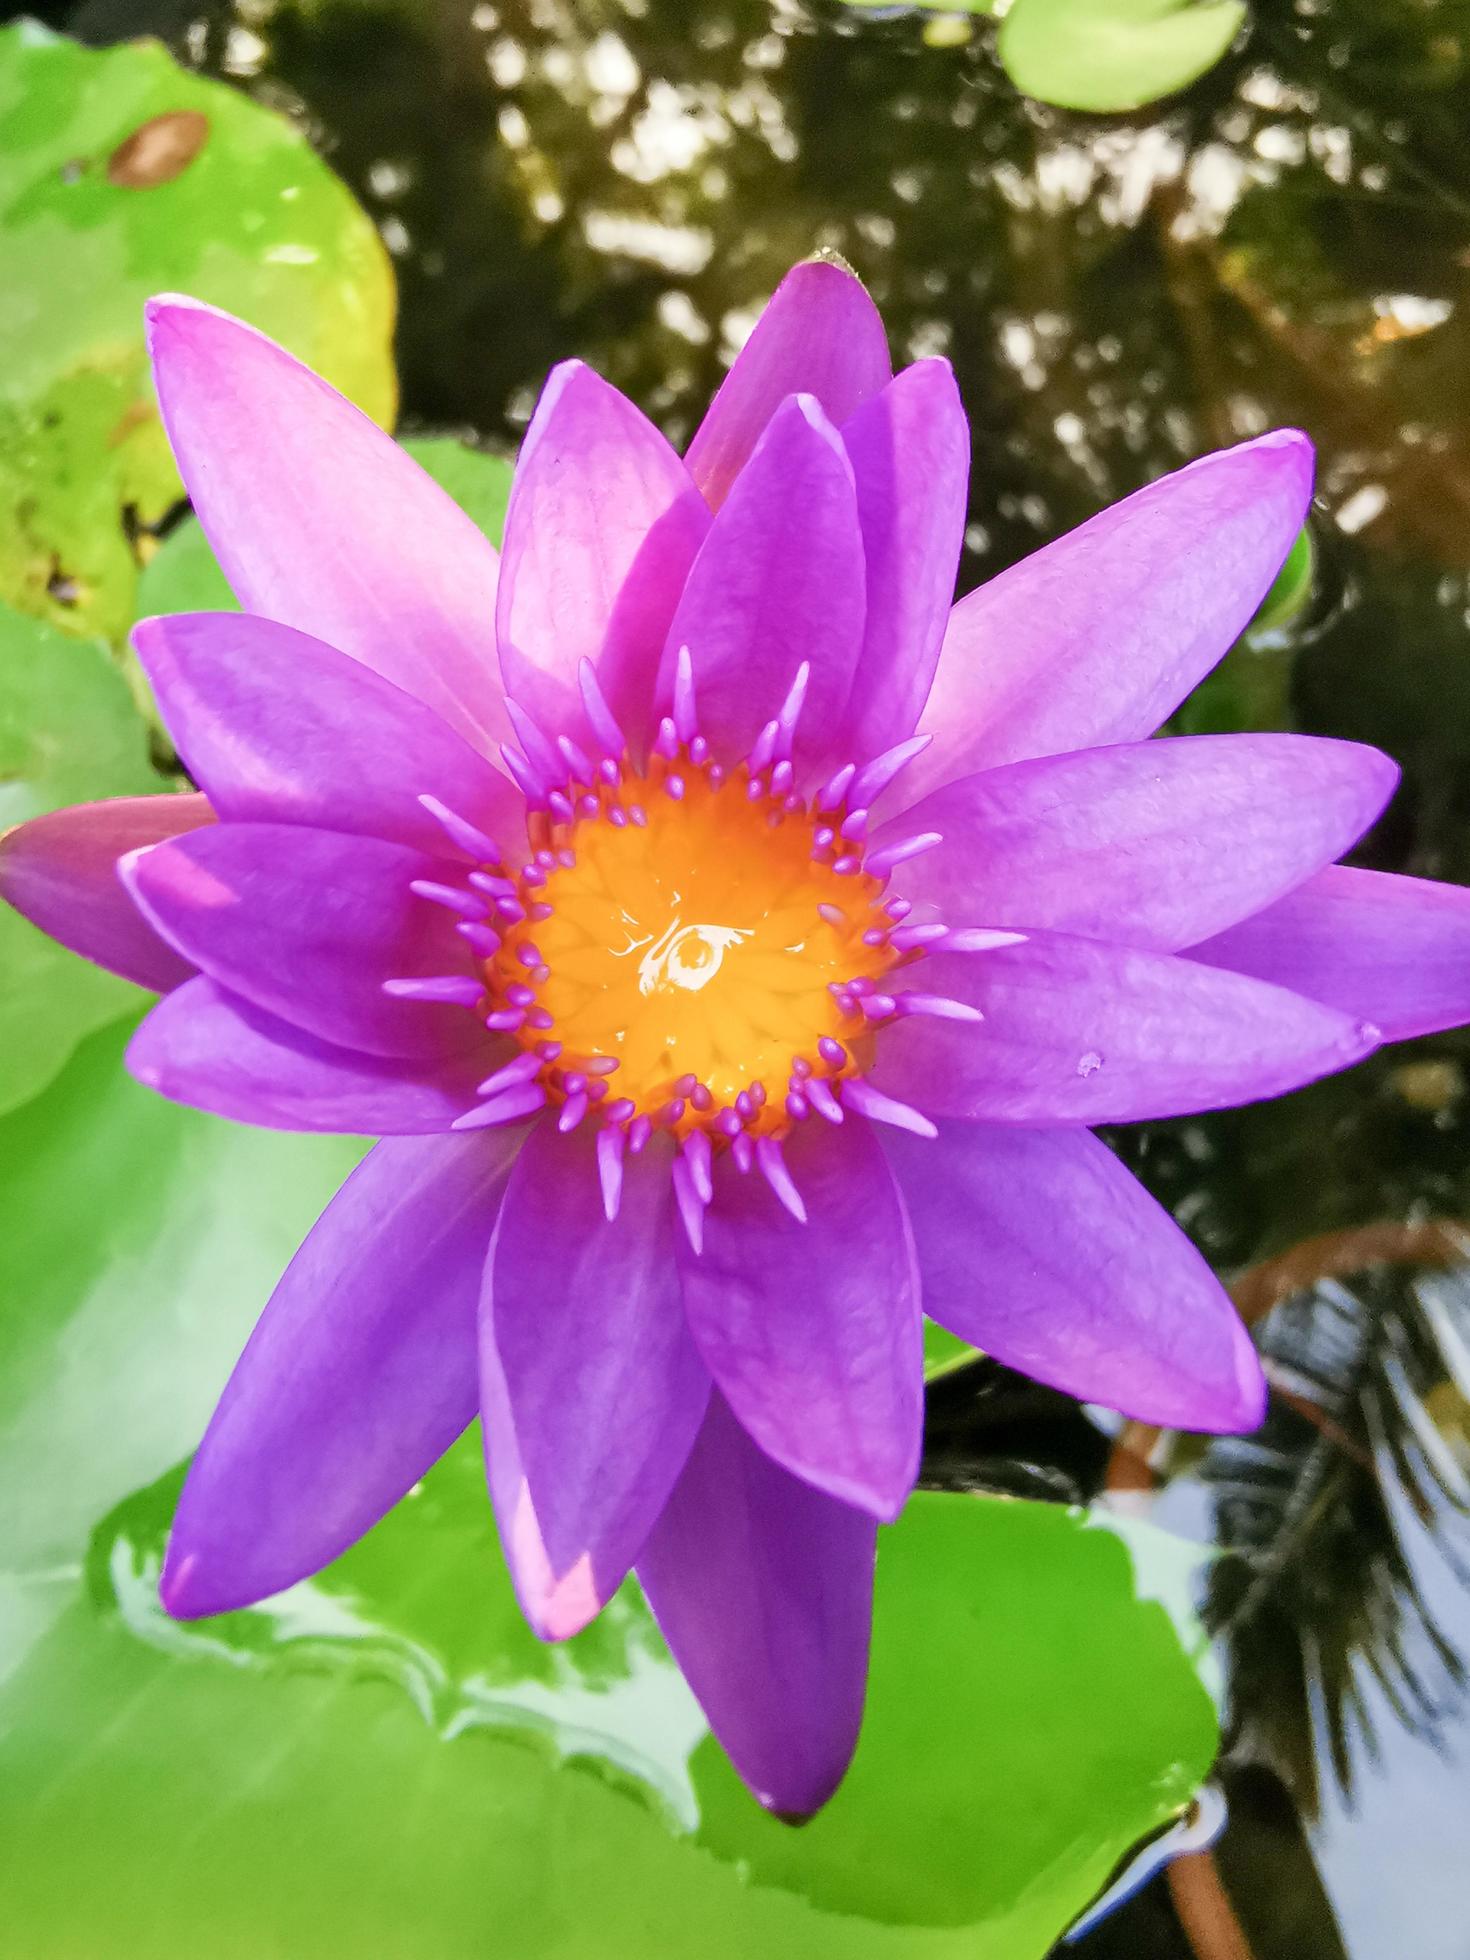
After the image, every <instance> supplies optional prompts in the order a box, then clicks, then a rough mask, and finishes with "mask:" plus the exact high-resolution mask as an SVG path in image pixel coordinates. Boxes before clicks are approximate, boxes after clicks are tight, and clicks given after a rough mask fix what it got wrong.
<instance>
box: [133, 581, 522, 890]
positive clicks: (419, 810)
mask: <svg viewBox="0 0 1470 1960" xmlns="http://www.w3.org/2000/svg"><path fill="white" fill-rule="evenodd" d="M133 645H134V647H135V648H136V649H137V653H138V658H139V660H140V661H141V662H142V664H143V669H144V672H145V673H146V674H147V676H148V678H149V680H150V681H151V682H152V683H153V687H154V691H155V692H156V694H157V696H158V705H159V709H160V711H161V713H162V715H163V718H164V721H165V722H166V723H167V724H168V730H169V733H170V734H171V735H172V736H173V738H174V741H175V743H176V744H177V746H178V749H179V753H180V754H181V755H182V756H183V758H184V760H185V762H186V763H187V764H188V766H189V771H190V774H191V775H192V776H193V777H194V780H195V781H196V782H197V783H199V784H200V785H201V786H202V787H203V788H204V789H205V790H207V791H208V793H209V798H210V801H211V803H212V804H213V805H214V808H215V809H216V810H217V811H218V812H219V815H220V816H221V817H222V818H223V819H225V820H226V821H229V820H231V819H233V820H235V821H236V822H243V823H250V822H258V823H299V824H313V825H316V826H317V827H318V828H320V829H322V830H345V831H350V832H353V833H358V832H361V833H363V834H365V835H367V836H376V837H386V838H390V839H392V840H393V841H395V842H397V843H400V844H412V845H415V846H416V847H417V848H418V849H419V850H423V851H430V852H433V853H435V854H438V855H446V854H448V855H453V854H454V853H453V847H452V846H451V845H450V844H449V843H448V841H447V839H446V837H445V834H444V832H443V830H442V829H441V828H440V826H439V825H438V824H437V823H436V822H435V820H434V819H433V817H431V816H430V815H429V813H428V811H427V810H425V809H424V807H423V805H422V804H421V803H420V802H419V800H418V799H419V797H420V796H421V795H424V794H425V793H429V794H432V795H434V796H437V797H438V798H439V799H440V800H441V802H444V803H446V804H447V805H448V806H449V808H450V809H452V810H454V811H455V812H456V813H457V814H459V815H460V816H463V817H465V818H467V819H468V820H469V821H470V822H471V823H474V824H477V825H479V826H480V827H481V828H482V829H485V830H488V831H490V832H491V833H492V834H496V833H499V834H501V835H503V836H505V837H506V838H507V839H513V838H514V836H515V832H516V831H517V830H519V831H520V832H521V833H522V835H524V829H525V819H524V815H523V809H524V805H523V801H522V798H521V796H520V793H519V791H518V790H517V789H516V788H515V786H514V785H513V784H512V783H511V782H510V781H508V779H507V778H506V777H504V776H503V775H501V773H500V771H499V770H498V769H494V768H492V767H491V765H490V764H489V763H488V762H486V761H485V759H484V757H483V756H481V755H479V754H478V753H477V752H476V751H475V750H474V749H472V748H471V747H470V746H469V744H468V743H467V742H466V741H465V740H464V738H463V736H461V735H457V734H456V733H455V732H454V730H453V729H452V728H450V727H449V726H448V724H447V723H446V722H444V721H442V720H441V719H440V718H439V716H438V715H437V714H436V713H435V712H434V710H433V709H432V708H426V707H425V706H424V704H423V702H422V701H419V700H416V699H415V698H414V696H413V695H411V694H405V693H404V692H403V689H402V688H400V687H395V686H394V685H393V684H392V683H391V682H390V681H385V680H382V679H381V678H380V677H379V676H378V675H377V674H375V673H373V672H371V670H370V669H368V668H366V667H364V666H363V665H362V663H361V662H360V661H357V660H349V659H348V657H347V655H346V654H344V653H338V652H337V650H336V649H335V648H334V647H329V646H326V645H324V644H323V642H322V641H320V640H313V639H311V638H310V637H309V636H308V635H307V634H305V633H298V632H296V631H295V630H294V628H292V627H289V626H278V625H276V624H275V622H274V621H272V620H268V619H257V618H255V617H254V616H253V615H252V614H250V613H179V614H176V615H174V616H172V617H170V618H166V619H147V620H144V621H143V623H142V625H140V626H137V627H135V628H134V630H133Z"/></svg>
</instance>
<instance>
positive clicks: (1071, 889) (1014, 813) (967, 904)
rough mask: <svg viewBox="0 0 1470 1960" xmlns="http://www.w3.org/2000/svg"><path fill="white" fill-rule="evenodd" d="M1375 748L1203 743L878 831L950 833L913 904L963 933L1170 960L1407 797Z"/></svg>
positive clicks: (1011, 772) (944, 806)
mask: <svg viewBox="0 0 1470 1960" xmlns="http://www.w3.org/2000/svg"><path fill="white" fill-rule="evenodd" d="M1398 773H1399V772H1398V769H1397V767H1396V766H1395V764H1393V763H1392V762H1390V761H1389V759H1388V757H1387V756H1386V755H1382V754H1380V752H1379V751H1378V750H1377V749H1370V748H1366V747H1363V746H1362V745H1360V744H1359V743H1356V742H1332V741H1323V740H1319V739H1317V738H1316V737H1314V736H1309V735H1192V736H1184V737H1180V738H1176V739H1174V740H1161V741H1153V742H1131V743H1125V744H1122V745H1121V746H1119V747H1117V748H1109V749H1084V750H1082V751H1081V753H1079V754H1077V755H1059V756H1046V757H1042V758H1041V759H1040V760H1038V761H1035V762H1013V763H1010V764H1007V765H1006V766H1004V767H1002V768H1000V769H987V770H984V771H983V772H982V773H981V774H979V775H977V776H965V777H962V778H961V779H960V781H958V782H954V783H949V784H946V786H945V787H944V788H943V789H941V790H936V791H935V792H934V794H933V795H932V796H927V797H925V798H924V799H923V801H922V802H921V803H919V804H918V805H917V806H916V807H915V808H913V809H912V810H909V811H907V812H906V813H905V814H904V815H903V816H901V817H899V818H897V819H896V820H895V821H894V822H892V823H890V824H888V825H885V826H883V827H882V828H880V829H879V830H878V831H877V832H876V833H875V834H874V836H873V838H872V846H873V847H874V848H881V847H882V846H883V845H884V844H885V843H890V842H893V841H894V840H896V839H898V838H900V837H906V836H911V835H913V834H914V833H915V832H922V831H938V832H939V833H940V835H941V836H942V837H943V839H944V842H943V844H941V845H939V846H938V847H937V848H936V849H934V850H930V851H926V852H925V853H924V854H923V855H922V856H921V857H916V858H915V859H913V861H912V862H911V863H909V864H905V865H904V867H903V868H902V870H901V872H900V873H899V881H900V883H901V884H902V887H903V892H904V896H905V897H906V898H909V899H914V900H930V901H933V902H934V903H936V904H938V905H939V906H940V907H942V909H943V912H944V916H945V917H946V918H947V919H948V920H949V922H950V923H951V924H953V925H964V924H966V923H970V922H973V923H976V924H982V923H983V924H984V925H987V926H1049V927H1051V928H1053V929H1054V930H1056V931H1058V932H1072V933H1080V934H1082V935H1083V936H1084V937H1088V938H1099V939H1109V940H1112V941H1114V942H1115V943H1117V944H1120V945H1126V946H1143V947H1152V948H1154V949H1156V950H1158V951H1162V952H1172V951H1174V950H1175V949H1176V948H1177V947H1180V946H1188V945H1191V944H1193V943H1194V942H1195V941H1196V940H1199V939H1202V938H1204V937H1205V936H1206V935H1207V934H1208V933H1212V932H1218V931H1219V930H1220V929H1221V928H1222V927H1223V926H1227V925H1230V924H1233V923H1234V921H1235V920H1237V919H1241V918H1244V917H1245V915H1246V914H1247V913H1249V912H1254V911H1256V910H1257V909H1258V908H1259V907H1260V906H1262V905H1267V904H1269V903H1270V902H1271V900H1272V899H1274V898H1277V897H1279V896H1280V894H1281V893H1282V892H1285V891H1290V890H1291V888H1292V887H1293V886H1294V885H1297V884H1299V883H1300V882H1301V880H1302V879H1303V878H1307V877H1310V875H1311V874H1312V873H1313V872H1314V871H1318V870H1320V869H1321V868H1322V866H1323V865H1324V864H1330V863H1331V862H1332V860H1333V859H1334V858H1336V857H1339V856H1340V855H1341V854H1342V852H1344V851H1345V850H1347V849H1348V848H1349V847H1350V846H1351V845H1353V844H1355V843H1356V842H1357V840H1358V838H1359V837H1361V836H1362V834H1363V832H1364V831H1365V830H1366V829H1367V828H1368V826H1369V825H1370V824H1371V823H1372V822H1373V820H1374V819H1375V817H1377V816H1378V814H1379V812H1380V811H1381V810H1382V808H1383V806H1384V804H1385V803H1386V802H1387V801H1388V799H1389V797H1390V796H1391V795H1392V793H1393V788H1394V785H1395V783H1396V782H1397V781H1398Z"/></svg>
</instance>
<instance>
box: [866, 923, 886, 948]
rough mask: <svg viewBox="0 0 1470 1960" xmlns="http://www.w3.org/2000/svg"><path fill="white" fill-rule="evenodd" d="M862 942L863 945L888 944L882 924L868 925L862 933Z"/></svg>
mask: <svg viewBox="0 0 1470 1960" xmlns="http://www.w3.org/2000/svg"><path fill="white" fill-rule="evenodd" d="M863 944H864V945H865V946H886V945H887V944H888V934H887V933H886V932H885V931H884V930H883V928H882V926H869V927H868V929H867V931H866V932H865V933H864V934H863Z"/></svg>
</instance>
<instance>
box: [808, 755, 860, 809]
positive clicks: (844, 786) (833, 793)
mask: <svg viewBox="0 0 1470 1960" xmlns="http://www.w3.org/2000/svg"><path fill="white" fill-rule="evenodd" d="M856 774H857V764H856V763H855V762H844V763H843V765H842V767H841V768H840V769H839V770H838V771H837V774H836V775H835V776H831V777H829V778H828V780H827V781H826V782H825V783H824V784H823V785H822V787H821V788H820V789H819V790H818V791H817V808H818V809H819V810H823V811H828V810H839V809H841V807H842V803H843V800H844V798H845V797H846V795H847V792H848V789H849V787H850V785H851V783H852V779H853V777H854V776H855V775H856Z"/></svg>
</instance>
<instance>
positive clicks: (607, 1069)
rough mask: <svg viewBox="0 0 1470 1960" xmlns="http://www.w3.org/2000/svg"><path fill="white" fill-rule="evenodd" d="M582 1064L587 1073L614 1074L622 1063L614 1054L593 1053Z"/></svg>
mask: <svg viewBox="0 0 1470 1960" xmlns="http://www.w3.org/2000/svg"><path fill="white" fill-rule="evenodd" d="M582 1066H583V1067H584V1068H585V1069H586V1071H587V1073H588V1074H589V1075H616V1074H617V1072H618V1070H619V1069H620V1068H621V1067H622V1063H621V1062H620V1061H619V1060H618V1058H617V1056H616V1055H593V1056H591V1057H590V1058H589V1059H588V1060H587V1061H585V1062H584V1063H583V1064H582Z"/></svg>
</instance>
